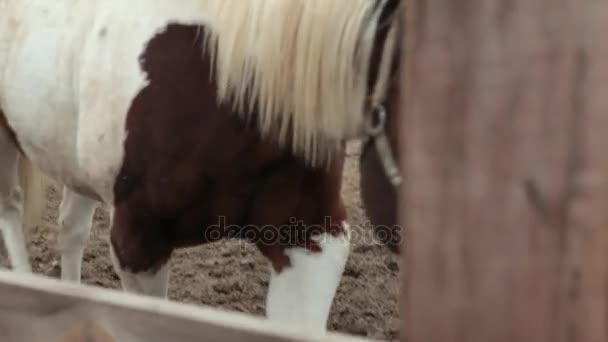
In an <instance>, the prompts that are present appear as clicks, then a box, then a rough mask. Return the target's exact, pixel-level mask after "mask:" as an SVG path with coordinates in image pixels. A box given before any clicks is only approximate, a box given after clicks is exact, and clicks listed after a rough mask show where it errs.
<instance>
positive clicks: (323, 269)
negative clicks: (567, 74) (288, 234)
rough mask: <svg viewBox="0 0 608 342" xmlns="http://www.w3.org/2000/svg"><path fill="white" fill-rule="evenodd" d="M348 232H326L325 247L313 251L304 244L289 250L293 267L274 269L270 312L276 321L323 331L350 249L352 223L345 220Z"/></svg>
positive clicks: (271, 280)
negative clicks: (338, 234) (276, 270)
mask: <svg viewBox="0 0 608 342" xmlns="http://www.w3.org/2000/svg"><path fill="white" fill-rule="evenodd" d="M343 226H344V231H345V235H343V236H338V237H334V236H332V235H329V234H327V235H324V236H323V237H322V238H321V239H320V240H319V245H320V247H321V249H322V251H321V252H319V253H311V252H308V251H306V250H304V249H301V248H294V249H289V250H287V251H286V253H287V255H288V256H289V259H290V261H291V267H288V268H285V269H283V270H282V271H281V272H280V273H278V274H277V272H275V270H274V269H272V271H271V272H272V273H271V279H270V284H269V286H268V295H267V297H266V316H267V317H268V318H269V319H270V320H273V321H276V322H280V323H285V324H293V326H294V327H301V328H302V329H304V331H306V332H308V333H319V334H322V333H324V332H325V331H326V328H327V319H328V316H329V310H330V308H331V305H332V302H333V299H334V296H335V294H336V290H337V289H338V285H339V283H340V279H341V277H342V273H343V272H344V267H345V266H346V261H347V259H348V255H349V252H350V239H351V232H350V227H349V226H348V224H347V223H346V222H344V223H343Z"/></svg>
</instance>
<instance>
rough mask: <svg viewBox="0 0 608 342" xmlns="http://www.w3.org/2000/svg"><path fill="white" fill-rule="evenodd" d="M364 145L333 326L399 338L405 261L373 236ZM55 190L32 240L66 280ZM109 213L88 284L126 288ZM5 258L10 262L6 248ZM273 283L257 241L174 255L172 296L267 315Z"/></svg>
mask: <svg viewBox="0 0 608 342" xmlns="http://www.w3.org/2000/svg"><path fill="white" fill-rule="evenodd" d="M358 153H359V149H358V146H357V145H353V146H350V147H349V156H348V160H347V163H346V169H345V174H344V176H345V178H344V189H343V195H344V199H345V201H346V204H347V207H348V211H349V222H350V224H351V225H352V227H353V229H354V241H353V246H352V249H351V255H350V258H349V262H348V265H347V268H346V271H345V273H344V276H343V278H342V282H341V285H340V287H339V289H338V293H337V296H336V298H335V301H334V304H333V307H332V310H331V314H330V322H329V328H330V330H333V331H339V332H342V333H346V334H352V335H358V336H366V337H369V338H374V339H388V340H395V339H396V338H397V331H398V326H399V321H398V312H397V300H398V290H399V277H398V272H399V270H398V258H397V257H396V256H394V255H392V254H390V253H389V252H388V250H387V249H386V248H383V247H382V246H380V245H378V244H377V243H376V242H374V241H373V239H372V238H371V235H370V231H369V226H368V224H369V223H368V221H367V218H366V217H365V214H364V212H363V210H362V209H361V200H360V196H359V187H358V185H359V173H358V168H357V157H358ZM57 190H58V189H55V188H50V189H49V192H48V194H47V195H48V198H49V204H48V211H47V216H46V218H45V223H44V224H43V225H41V226H39V227H37V228H36V229H34V230H33V231H32V233H31V234H30V236H29V238H28V240H29V242H28V248H29V250H30V253H31V262H32V265H33V268H34V271H35V272H36V273H40V274H45V275H49V276H53V277H58V274H59V266H58V264H59V255H58V253H57V252H56V250H55V245H56V236H57V224H56V219H57V214H58V213H57V208H58V206H59V202H60V197H61V193H60V192H58V191H57ZM108 233H109V229H108V217H107V214H106V211H105V210H104V209H103V208H99V209H98V210H97V213H96V215H95V220H94V227H93V229H92V233H91V238H90V240H89V244H88V247H87V249H86V251H85V256H84V262H83V275H82V276H83V282H84V283H86V284H90V285H96V286H102V287H107V288H114V289H119V288H120V282H119V280H118V277H117V275H116V274H115V273H114V270H113V268H112V265H111V262H110V259H109V255H108V248H107V242H106V241H107V240H106V239H107V237H108ZM0 251H1V253H0V263H1V264H2V265H5V266H6V265H8V261H7V256H6V250H5V249H4V247H3V246H2V248H1V250H0ZM267 285H268V266H267V263H266V261H265V259H264V258H263V257H262V256H261V254H260V253H259V252H258V251H257V250H256V249H255V248H253V247H252V246H248V245H245V244H243V243H239V242H236V241H227V242H221V243H217V244H211V245H204V246H200V247H196V248H189V249H184V250H180V251H177V252H176V253H175V254H174V256H173V258H172V260H171V284H170V290H169V292H170V293H169V295H170V299H171V300H175V301H179V302H185V303H194V304H204V305H210V306H213V307H218V308H223V309H226V310H236V311H241V312H246V313H251V314H255V315H263V313H264V298H265V294H266V288H267Z"/></svg>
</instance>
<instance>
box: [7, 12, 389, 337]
mask: <svg viewBox="0 0 608 342" xmlns="http://www.w3.org/2000/svg"><path fill="white" fill-rule="evenodd" d="M400 3H401V1H400V0H332V1H326V0H285V1H271V0H250V1H246V2H243V1H238V2H237V1H222V0H183V1H173V0H157V1H155V2H154V4H152V3H151V2H149V1H145V0H131V1H129V2H125V1H122V0H108V1H91V0H55V1H52V2H49V1H44V0H0V13H1V14H0V71H1V72H0V229H1V231H2V234H3V237H4V240H5V244H6V245H7V250H8V253H9V259H10V261H11V265H12V266H13V269H15V271H20V272H31V267H30V265H29V262H28V254H27V251H26V248H25V242H24V236H23V227H24V226H29V225H30V224H32V222H36V220H37V219H38V218H39V215H40V214H39V213H40V210H41V207H42V204H43V196H42V195H41V191H43V190H44V189H45V186H46V184H48V182H51V181H54V182H57V183H59V184H61V185H62V186H63V200H62V203H61V208H60V211H61V216H60V226H61V228H60V233H59V248H60V252H61V277H62V279H65V280H68V281H80V266H81V262H82V257H83V250H84V246H85V244H86V241H87V240H88V235H89V231H90V226H91V220H92V216H93V213H94V210H95V208H96V206H97V205H98V204H99V203H105V204H106V205H107V206H108V207H109V211H110V222H111V231H110V239H109V249H110V258H111V260H112V262H113V266H114V269H115V271H116V273H117V274H118V276H119V278H120V281H121V286H122V289H123V290H125V291H129V292H134V293H137V294H142V295H150V296H158V297H161V298H166V297H167V291H168V277H169V267H168V260H169V259H170V257H171V254H172V252H173V251H174V250H175V249H177V248H183V247H189V246H196V245H200V244H205V243H212V242H215V241H219V240H222V239H229V238H233V239H240V240H242V241H244V242H246V243H252V244H254V245H255V246H257V248H258V249H259V251H260V252H261V253H262V254H263V255H264V256H265V257H266V258H267V259H268V261H269V264H270V273H271V274H270V282H269V285H268V293H267V296H266V317H267V318H268V319H270V320H272V321H275V322H279V323H283V324H292V325H294V326H297V327H303V328H304V329H306V331H308V332H311V333H312V332H321V333H322V332H324V331H325V329H326V324H327V318H328V316H329V311H330V308H331V305H332V302H333V298H334V296H335V292H336V290H337V287H338V284H339V282H340V278H341V275H342V272H343V270H344V267H345V264H346V261H347V259H348V255H349V251H350V239H351V231H350V226H349V224H348V223H347V217H346V210H345V207H344V204H343V201H342V198H341V194H340V190H341V176H342V168H343V161H344V154H345V142H346V141H348V140H351V139H356V138H359V137H364V136H366V135H368V132H369V131H370V130H374V131H375V130H377V129H378V127H376V126H377V125H376V121H377V120H376V119H377V118H378V117H382V115H387V113H386V110H385V109H386V108H385V105H384V104H385V102H390V99H387V89H388V88H389V85H390V83H392V82H394V81H395V78H394V77H391V75H394V73H392V69H391V68H392V67H394V65H395V60H396V52H395V51H397V50H398V49H397V48H396V46H397V45H398V37H399V31H398V28H399V26H398V25H397V24H398V18H399V16H398V13H399V9H400V7H401V4H400ZM392 96H395V95H394V94H393V95H392ZM392 115H393V114H391V113H388V116H392ZM380 128H381V129H382V127H380Z"/></svg>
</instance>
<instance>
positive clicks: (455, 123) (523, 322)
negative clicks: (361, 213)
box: [400, 0, 608, 342]
mask: <svg viewBox="0 0 608 342" xmlns="http://www.w3.org/2000/svg"><path fill="white" fill-rule="evenodd" d="M404 15H406V16H407V32H408V35H407V38H406V39H405V44H406V45H407V49H406V55H405V57H404V58H405V61H406V63H407V67H406V68H405V69H406V70H405V76H404V80H405V81H404V82H405V93H404V96H403V98H402V107H403V109H404V112H403V120H402V121H401V128H402V130H401V135H400V137H401V147H402V148H401V150H402V151H401V152H402V158H401V167H402V168H403V172H404V177H405V178H404V179H405V184H404V186H403V189H402V201H401V212H402V213H403V214H404V215H402V216H401V217H402V221H401V223H402V225H403V227H404V229H405V232H406V233H405V236H406V239H405V240H406V245H405V246H404V250H405V252H406V253H405V255H404V267H403V269H404V271H405V275H404V287H403V316H404V318H403V319H404V336H405V338H406V340H407V341H425V342H433V341H441V342H444V341H466V342H475V341H480V342H481V341H483V342H488V341H508V342H512V341H534V342H560V341H564V342H565V341H597V342H600V341H601V342H605V341H607V340H608V331H607V329H608V325H607V323H608V314H607V304H608V296H607V291H608V152H607V151H606V149H607V148H608V45H606V44H605V35H606V33H608V2H607V1H601V0H510V1H509V0H459V1H452V0H427V1H411V2H409V3H408V11H407V13H406V14H404Z"/></svg>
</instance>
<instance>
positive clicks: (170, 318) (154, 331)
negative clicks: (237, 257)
mask: <svg viewBox="0 0 608 342" xmlns="http://www.w3.org/2000/svg"><path fill="white" fill-rule="evenodd" d="M0 341H6V342H38V341H40V342H84V341H87V342H144V341H145V342H156V341H158V342H182V341H183V342H186V341H188V342H192V341H217V342H232V341H247V342H262V341H264V342H287V341H293V342H303V341H319V342H321V341H328V342H363V341H369V340H364V339H358V338H355V337H349V336H344V335H339V334H328V335H326V336H323V337H315V336H313V335H310V333H309V332H307V331H298V330H293V329H288V328H286V327H284V326H277V325H275V324H273V323H271V322H269V321H267V320H265V319H264V318H262V317H253V316H250V315H246V314H240V313H232V312H226V311H221V310H216V309H212V308H207V307H202V306H194V305H187V304H180V303H176V302H171V301H168V300H162V299H157V298H151V297H143V296H137V295H134V294H129V293H124V292H121V291H117V290H109V289H103V288H98V287H93V286H86V285H79V284H70V283H66V282H61V281H59V280H57V279H51V278H48V277H44V276H39V275H24V274H17V273H13V272H10V271H5V270H2V271H0Z"/></svg>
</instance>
